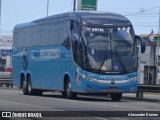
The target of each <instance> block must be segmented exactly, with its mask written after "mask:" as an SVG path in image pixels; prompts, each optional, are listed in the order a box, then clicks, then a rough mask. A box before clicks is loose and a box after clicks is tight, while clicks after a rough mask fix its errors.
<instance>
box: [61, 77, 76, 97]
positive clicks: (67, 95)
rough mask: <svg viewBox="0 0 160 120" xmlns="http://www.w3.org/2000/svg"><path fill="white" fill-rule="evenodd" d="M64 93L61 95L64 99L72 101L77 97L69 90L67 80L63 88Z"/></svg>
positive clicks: (69, 86)
mask: <svg viewBox="0 0 160 120" xmlns="http://www.w3.org/2000/svg"><path fill="white" fill-rule="evenodd" d="M64 87H65V88H64V91H65V92H64V93H63V96H65V97H66V98H68V99H74V98H76V97H77V93H74V92H72V90H71V83H70V80H69V78H68V79H67V80H66V82H65V86H64Z"/></svg>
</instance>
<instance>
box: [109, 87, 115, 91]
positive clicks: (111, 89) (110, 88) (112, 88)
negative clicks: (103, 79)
mask: <svg viewBox="0 0 160 120" xmlns="http://www.w3.org/2000/svg"><path fill="white" fill-rule="evenodd" d="M108 90H109V91H117V88H115V87H109V88H108Z"/></svg>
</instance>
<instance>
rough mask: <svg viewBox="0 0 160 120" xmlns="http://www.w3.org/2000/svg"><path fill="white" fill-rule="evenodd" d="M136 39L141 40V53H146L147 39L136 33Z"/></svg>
mask: <svg viewBox="0 0 160 120" xmlns="http://www.w3.org/2000/svg"><path fill="white" fill-rule="evenodd" d="M135 40H136V41H140V42H141V53H145V50H146V44H145V41H144V40H143V39H142V38H141V37H139V36H137V35H135Z"/></svg>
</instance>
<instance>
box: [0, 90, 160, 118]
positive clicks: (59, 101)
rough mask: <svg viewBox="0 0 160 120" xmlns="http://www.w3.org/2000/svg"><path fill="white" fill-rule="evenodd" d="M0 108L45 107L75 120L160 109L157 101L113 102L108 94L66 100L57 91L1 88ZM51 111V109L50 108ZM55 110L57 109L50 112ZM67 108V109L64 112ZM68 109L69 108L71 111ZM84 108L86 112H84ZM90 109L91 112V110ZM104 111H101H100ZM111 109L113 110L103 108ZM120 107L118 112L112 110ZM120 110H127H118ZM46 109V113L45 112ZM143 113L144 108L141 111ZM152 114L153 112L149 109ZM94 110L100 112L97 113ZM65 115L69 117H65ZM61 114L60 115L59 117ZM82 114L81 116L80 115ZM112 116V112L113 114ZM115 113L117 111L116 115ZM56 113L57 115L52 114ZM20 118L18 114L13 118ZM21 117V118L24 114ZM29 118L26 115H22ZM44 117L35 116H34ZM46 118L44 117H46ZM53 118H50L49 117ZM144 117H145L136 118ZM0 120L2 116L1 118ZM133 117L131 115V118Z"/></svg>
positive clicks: (58, 115)
mask: <svg viewBox="0 0 160 120" xmlns="http://www.w3.org/2000/svg"><path fill="white" fill-rule="evenodd" d="M0 111H15V112H16V111H17V112H24V111H32V112H33V111H42V112H43V111H47V112H48V114H49V115H51V116H54V119H68V120H72V119H74V120H75V119H76V120H84V119H87V120H90V119H91V118H92V120H110V119H111V120H128V119H131V117H129V118H128V117H125V118H124V117H110V118H108V117H106V116H105V115H106V114H109V115H110V114H119V115H120V116H121V114H123V113H124V114H129V113H132V112H134V111H135V112H136V113H141V111H150V112H151V111H160V102H159V101H156V102H155V101H143V100H140V101H139V100H135V99H133V100H132V99H122V100H121V101H120V102H113V101H111V99H110V98H109V97H107V96H106V97H104V96H103V97H102V96H101V97H100V96H98V97H95V96H78V99H76V100H68V99H65V98H63V97H62V96H61V94H60V93H59V92H47V93H44V94H43V96H28V95H23V94H22V91H21V90H19V89H11V88H10V89H7V88H2V89H0ZM49 111H50V112H49ZM53 111H56V112H53ZM66 111H69V112H66ZM70 111H71V112H70ZM84 111H85V112H84ZM91 111H92V112H91ZM102 111H103V112H102ZM105 111H113V112H111V113H110V112H108V113H107V112H105ZM115 111H119V112H117V113H116V112H115ZM121 111H126V112H123V113H121ZM138 111H139V112H138ZM47 112H46V113H47ZM144 113H146V112H144ZM152 113H153V114H154V113H156V112H152ZM97 114H102V115H100V116H97ZM104 114H105V115H104ZM67 115H69V117H72V118H66V117H67ZM60 116H63V118H62V117H60ZM81 116H82V117H81ZM112 116H114V115H112ZM115 116H116V115H115ZM158 116H159V117H149V118H146V117H145V119H148V120H150V119H159V118H160V114H158ZM55 117H56V118H55ZM13 119H16V120H18V119H20V118H18V119H17V118H13ZM23 119H24V118H23ZM25 119H28V118H25ZM37 119H38V120H41V119H44V118H36V119H35V120H37ZM45 119H46V118H45ZM48 119H53V118H48ZM137 119H142V120H145V119H144V117H141V118H137V117H136V118H135V120H137ZM0 120H1V119H0ZM2 120H3V119H2ZM132 120H134V118H132Z"/></svg>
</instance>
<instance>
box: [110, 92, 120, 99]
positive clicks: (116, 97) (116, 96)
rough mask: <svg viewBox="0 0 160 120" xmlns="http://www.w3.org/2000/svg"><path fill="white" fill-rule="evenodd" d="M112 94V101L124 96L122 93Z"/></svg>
mask: <svg viewBox="0 0 160 120" xmlns="http://www.w3.org/2000/svg"><path fill="white" fill-rule="evenodd" d="M110 96H111V99H112V101H120V100H121V98H122V93H112V94H110Z"/></svg>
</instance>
